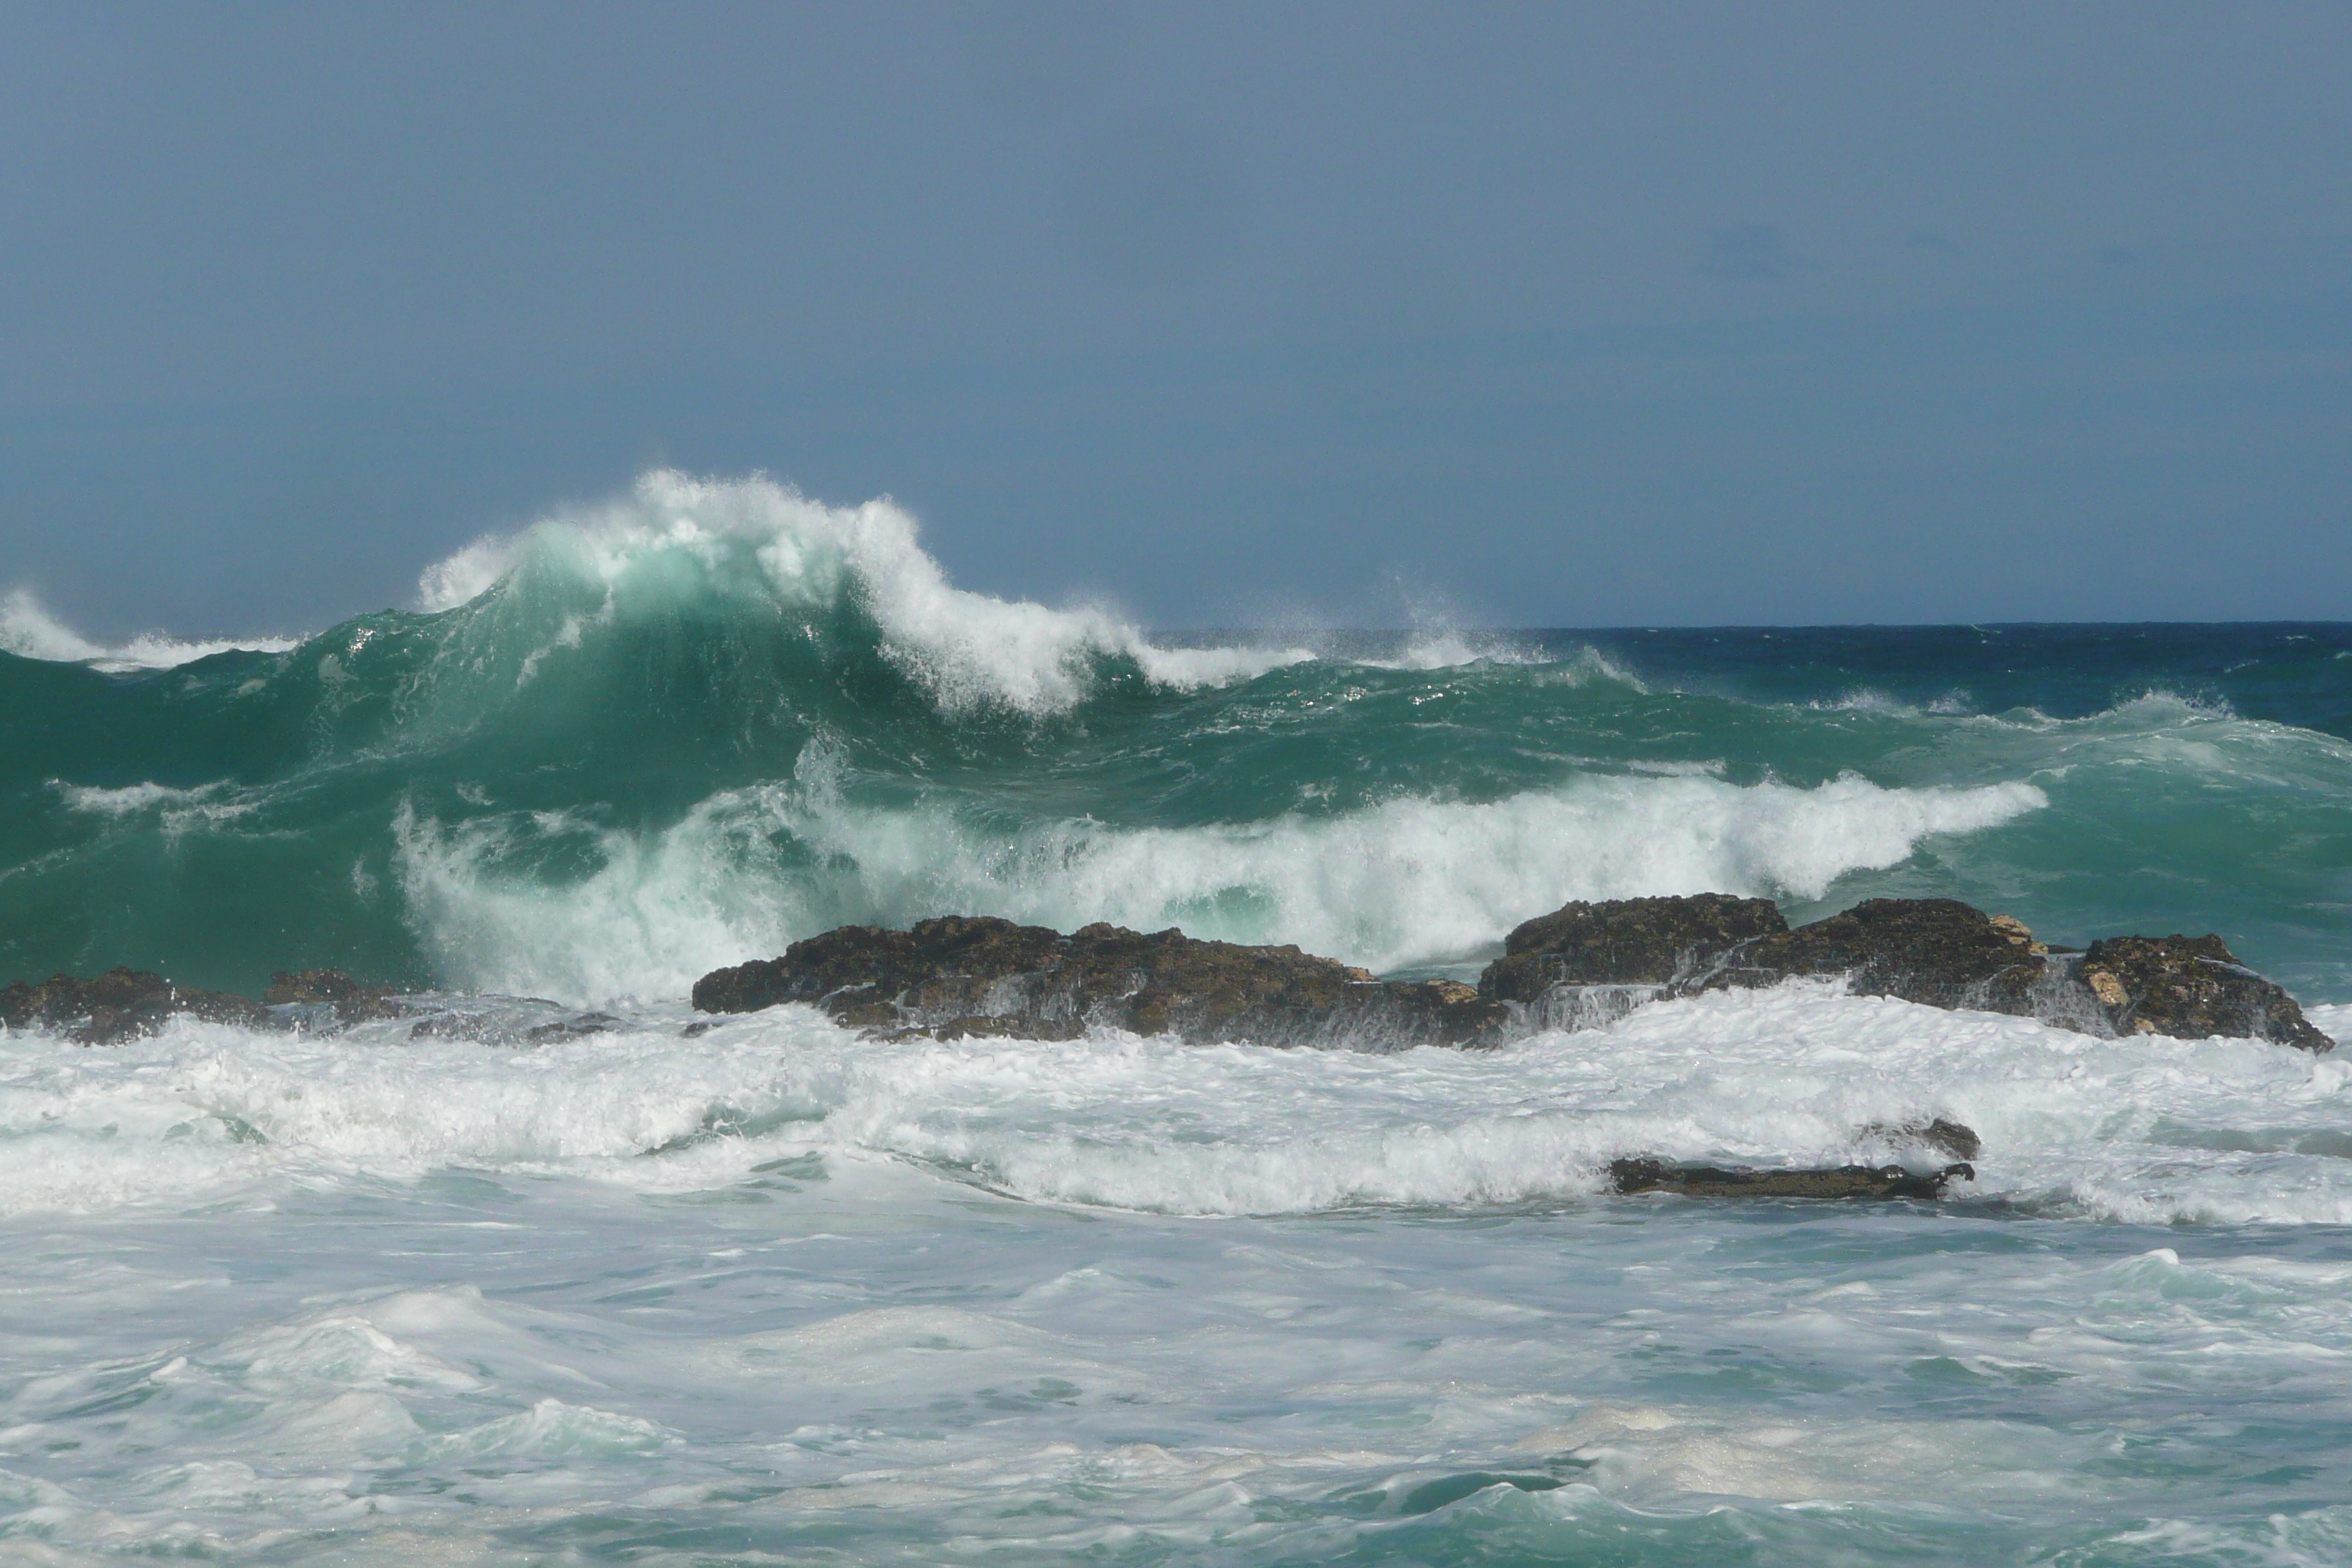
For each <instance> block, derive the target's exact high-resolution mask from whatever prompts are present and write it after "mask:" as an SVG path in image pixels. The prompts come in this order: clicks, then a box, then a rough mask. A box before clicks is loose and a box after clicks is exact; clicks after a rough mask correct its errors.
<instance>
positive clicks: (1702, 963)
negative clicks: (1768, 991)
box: [1478, 893, 1789, 1003]
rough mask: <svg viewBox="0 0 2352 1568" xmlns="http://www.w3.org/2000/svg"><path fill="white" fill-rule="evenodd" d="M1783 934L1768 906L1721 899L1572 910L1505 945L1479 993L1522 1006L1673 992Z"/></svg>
mask: <svg viewBox="0 0 2352 1568" xmlns="http://www.w3.org/2000/svg"><path fill="white" fill-rule="evenodd" d="M1788 929H1789V922H1788V921H1786V920H1784V919H1782V918H1781V915H1780V907H1779V906H1778V905H1776V904H1774V903H1773V902H1772V901H1771V900H1769V899H1739V898H1733V897H1732V896H1731V895H1729V894H1727V893H1699V894H1696V895H1695V896H1692V897H1689V898H1659V899H1611V900H1607V901H1605V902H1601V903H1571V904H1568V905H1564V906H1563V907H1561V908H1560V909H1558V910H1554V911H1553V912H1552V913H1550V914H1548V915H1543V916H1540V917H1539V918H1538V919H1535V920H1531V921H1528V922H1527V923H1526V924H1524V925H1522V926H1520V927H1518V928H1517V930H1515V931H1512V932H1511V934H1510V935H1509V936H1507V937H1506V938H1504V939H1503V956H1502V957H1500V958H1498V959H1496V961H1495V962H1494V963H1490V964H1488V965H1487V966H1486V973H1483V974H1481V975H1480V976H1479V977H1478V994H1480V995H1481V996H1484V997H1486V998H1488V999H1489V1000H1491V1001H1496V1002H1522V1003H1524V1002H1535V1001H1538V1000H1540V999H1541V998H1542V997H1543V995H1544V994H1545V993H1547V992H1549V990H1551V988H1552V987H1553V986H1555V985H1672V984H1675V983H1677V982H1681V981H1686V980H1688V979H1690V978H1691V977H1693V976H1694V975H1697V974H1701V973H1706V971H1707V970H1708V969H1709V968H1710V967H1711V966H1712V965H1713V964H1714V963H1716V961H1717V960H1718V959H1720V958H1721V957H1722V956H1723V955H1724V954H1725V953H1727V952H1730V951H1731V950H1732V949H1733V948H1735V947H1738V945H1739V944H1740V943H1742V942H1748V941H1749V940H1751V939H1753V938H1756V937H1760V936H1770V935H1776V934H1779V933H1780V932H1783V931H1787V930H1788Z"/></svg>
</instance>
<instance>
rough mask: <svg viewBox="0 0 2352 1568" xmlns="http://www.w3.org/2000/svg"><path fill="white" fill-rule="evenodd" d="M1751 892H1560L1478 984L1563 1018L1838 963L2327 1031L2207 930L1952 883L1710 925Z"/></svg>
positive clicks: (1821, 970) (1956, 997)
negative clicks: (1941, 893) (2043, 911)
mask: <svg viewBox="0 0 2352 1568" xmlns="http://www.w3.org/2000/svg"><path fill="white" fill-rule="evenodd" d="M1761 902H1762V900H1734V899H1728V898H1726V897H1725V896H1724V895H1721V894H1714V893H1708V894H1701V895H1698V896H1696V897H1693V898H1685V899H1628V900H1619V901H1617V902H1614V903H1605V904H1581V903H1577V904H1570V905H1568V906H1567V907H1566V908H1564V909H1562V910H1559V911H1558V912H1557V913H1556V914H1551V915H1547V916H1544V917H1543V918H1542V919H1540V920H1536V921H1528V923H1527V924H1525V925H1523V926H1520V927H1519V928H1518V929H1517V931H1513V932H1512V933H1511V936H1510V938H1509V939H1508V941H1507V943H1506V951H1505V953H1504V956H1503V957H1502V958H1499V959H1497V960H1496V962H1495V963H1492V964H1490V965H1488V966H1487V969H1486V973H1485V974H1484V975H1483V976H1481V977H1480V980H1479V991H1480V993H1481V994H1484V995H1487V996H1490V997H1494V998H1496V999H1497V1000H1503V1001H1507V1002H1510V1003H1513V1004H1515V1005H1517V1006H1518V1007H1519V1008H1520V1009H1521V1011H1520V1015H1519V1016H1520V1018H1521V1020H1522V1023H1523V1026H1526V1027H1529V1028H1538V1027H1561V1026H1570V1027H1574V1026H1583V1025H1589V1024H1601V1023H1606V1022H1608V1021H1609V1019H1610V1018H1611V1017H1612V1016H1619V1015H1622V1013H1623V1012H1627V1011H1630V1010H1631V1009H1632V1007H1633V1006H1635V1005H1640V1004H1641V1003H1643V1002H1645V1001H1649V1000H1652V999H1654V998H1657V997H1664V996H1679V995H1691V994H1696V993H1700V992H1706V991H1724V990H1735V989H1752V988H1759V987H1764V986H1770V985H1777V984H1780V983H1781V982H1782V981H1784V980H1790V979H1797V978H1801V977H1808V976H1810V977H1815V978H1842V979H1843V980H1844V981H1845V982H1846V984H1847V986H1848V988H1849V989H1850V990H1851V991H1853V993H1854V994H1857V995H1864V996H1894V997H1899V998H1901V999H1902V1000H1904V1001H1906V1002H1917V1003H1922V1004H1924V1005H1927V1006H1931V1007H1969V1008H1975V1009H1979V1010H1980V1011H1984V1012H1990V1013H2008V1014H2012V1015H2015V1016H2021V1017H2031V1018H2038V1019H2040V1020H2041V1021H2042V1022H2043V1023H2045V1024H2049V1025H2052V1026H2055V1027H2059V1028H2066V1029H2076V1030H2080V1031H2082V1032H2084V1033H2086V1034H2095V1035H2131V1034H2148V1035H2166V1036H2171V1037H2177V1038H2181V1039H2204V1038H2206V1037H2209V1036H2212V1035H2225V1036H2230V1037H2238V1038H2251V1039H2258V1040H2269V1041H2272V1042H2273V1043H2275V1044H2278V1045H2285V1046H2294V1047H2298V1048H2300V1049H2303V1050H2308V1051H2315V1052H2317V1051H2326V1050H2330V1049H2333V1048H2334V1047H2335V1041H2333V1040H2332V1039H2330V1038H2329V1037H2327V1036H2326V1035H2325V1034H2322V1033H2321V1032H2320V1031H2319V1030H2318V1029H2315V1028H2314V1027H2313V1026H2311V1024H2310V1023H2309V1022H2308V1021H2307V1020H2305V1017H2304V1016H2303V1009H2302V1008H2301V1007H2300V1006H2298V1005H2296V1003H2295V1000H2294V997H2292V996H2290V995H2288V994H2286V992H2285V991H2284V990H2283V989H2281V988H2280V987H2279V986H2278V985H2276V984H2273V983H2272V982H2271V981H2268V980H2265V979H2263V977H2262V976H2261V975H2259V974H2257V973H2254V972H2253V971H2252V970H2250V969H2247V968H2246V967H2245V966H2243V965H2242V964H2241V963H2238V962H2237V960H2236V958H2235V957H2234V956H2233V955H2232V954H2231V952H2230V950H2229V948H2228V946H2227V945H2226V944H2224V943H2223V942H2222V941H2221V938H2220V937H2218V936H2204V937H2185V936H2168V937H2142V936H2127V937H2109V938H2107V939H2105V941H2102V942H2094V943H2093V944H2092V945H2091V946H2090V947H2089V948H2088V949H2087V950H2084V952H2080V953H2075V952H2070V951H2067V950H2063V949H2060V950H2053V948H2052V947H2051V946H2050V945H2049V944H2047V943H2045V942H2037V941H2035V940H2034V938H2033V933H2032V931H2029V930H2028V929H2027V928H2026V926H2025V923H2024V922H2023V921H2020V920H2018V919H2017V918H2016V917H2014V916H2012V915H1988V914H1986V913H1985V912H1984V911H1983V910H1979V909H1976V908H1974V907H1973V906H1971V905H1969V904H1964V903H1962V902H1960V901H1959V900H1957V899H1869V900H1864V901H1863V902H1862V903H1859V904H1856V905H1855V906H1854V907H1853V908H1852V909H1850V910H1844V911H1843V912H1842V913H1839V914H1834V915H1831V916H1829V917H1827V918H1826V919H1823V920H1819V921H1813V922H1812V923H1811V924H1810V925H1802V926H1797V927H1794V928H1790V927H1788V926H1786V925H1785V924H1783V925H1781V926H1780V928H1779V929H1777V930H1773V929H1766V930H1762V931H1759V932H1758V933H1756V934H1753V935H1750V936H1747V937H1744V938H1738V939H1737V940H1732V941H1723V940H1721V938H1723V937H1727V936H1729V935H1731V933H1732V932H1734V931H1737V930H1738V929H1739V926H1740V925H1741V924H1742V923H1744V922H1748V923H1756V924H1769V922H1767V921H1764V919H1763V918H1762V917H1761V916H1760V915H1759V913H1757V912H1755V911H1754V910H1753V909H1752V908H1751V906H1754V905H1757V904H1759V903H1761ZM1763 907H1764V908H1765V909H1768V910H1769V909H1771V906H1770V905H1769V904H1765V905H1764V906H1763ZM1771 918H1772V919H1773V920H1775V921H1777V919H1778V911H1777V910H1774V911H1773V914H1772V917H1771ZM1669 952H1671V953H1672V954H1673V955H1674V956H1673V957H1672V958H1671V959H1670V960H1669V959H1668V958H1667V957H1666V956H1665V955H1666V954H1667V953H1669ZM1553 976H1556V978H1548V977H1553ZM1633 982H1648V983H1649V984H1648V988H1647V989H1644V988H1643V986H1642V985H1639V984H1631V983H1633Z"/></svg>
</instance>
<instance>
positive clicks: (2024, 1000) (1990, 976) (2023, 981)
mask: <svg viewBox="0 0 2352 1568" xmlns="http://www.w3.org/2000/svg"><path fill="white" fill-rule="evenodd" d="M1800 975H1843V976H1844V977H1845V980H1846V983H1847V984H1848V986H1849V988H1850V989H1851V990H1852V991H1853V993H1854V994H1857V995H1863V996H1896V997H1900V998H1902V999H1903V1000H1904V1001H1906V1002H1920V1003H1925V1004H1926V1005H1928V1006H1931V1007H1976V1008H1981V1009H1983V1010H1985V1011H1987V1012H1992V1013H2021V1014H2032V1013H2034V1012H2035V1011H2036V1010H2037V1008H2038V1007H2039V1006H2040V1005H2042V1002H2043V1000H2044V999H2043V998H2042V995H2041V994H2039V992H2038V991H2037V987H2042V988H2046V987H2047V984H2049V983H2051V982H2053V981H2054V980H2055V979H2056V978H2058V976H2057V975H2056V974H2055V973H2054V972H2053V967H2052V964H2051V961H2050V959H2049V958H2048V957H2047V956H2046V955H2045V954H2043V953H2037V952H2034V951H2033V942H2032V933H2031V932H2029V931H2026V929H2025V927H2024V925H2023V924H2022V923H2021V922H2020V921H2015V920H2013V919H2010V918H2008V917H2005V916H2004V917H1999V918H1996V917H1994V916H1991V915H1988V914H1986V913H1985V912H1984V911H1983V910H1979V909H1975V908H1972V907H1971V906H1969V905H1968V904H1964V903H1961V902H1960V901H1959V900H1958V899H1866V900H1864V901H1862V902H1861V903H1859V904H1856V905H1855V906H1854V907H1853V908H1852V909H1850V910H1845V911H1844V912H1843V913H1842V914H1834V915H1831V916H1830V917H1829V918H1828V919H1826V920H1819V921H1814V922H1813V923H1812V924H1811V925H1804V926H1799V927H1797V928H1796V929H1794V930H1793V931H1782V932H1779V933H1776V934H1774V935H1770V936H1765V937H1759V938H1758V939H1756V940H1755V941H1753V942H1744V943H1742V944H1741V945H1740V946H1739V947H1738V948H1737V949H1736V950H1734V951H1733V952H1730V953H1729V954H1727V956H1726V958H1725V959H1724V961H1723V962H1722V963H1720V964H1719V965H1718V966H1717V968H1716V969H1715V970H1714V971H1713V972H1712V973H1708V974H1706V975H1704V976H1702V977H1700V978H1699V979H1698V980H1697V981H1696V983H1695V984H1693V985H1691V986H1690V987H1689V988H1690V989H1693V990H1699V991H1720V990H1726V989H1729V988H1733V987H1754V986H1764V985H1777V984H1780V982H1781V981H1783V980H1788V979H1791V978H1794V977H1796V976H1800Z"/></svg>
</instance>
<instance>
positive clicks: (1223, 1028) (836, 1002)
mask: <svg viewBox="0 0 2352 1568" xmlns="http://www.w3.org/2000/svg"><path fill="white" fill-rule="evenodd" d="M779 1002H808V1003H814V1004H815V1005H819V1006H821V1007H823V1008H824V1011H825V1012H827V1013H828V1014H830V1015H832V1016H833V1017H834V1018H835V1020H836V1021H838V1022H840V1023H843V1024H845V1025H850V1026H864V1027H867V1028H872V1029H875V1030H877V1031H878V1032H882V1033H885V1034H890V1035H899V1034H905V1033H908V1032H918V1033H922V1034H927V1035H932V1036H934V1037H936V1036H937V1035H939V1034H940V1033H941V1032H942V1031H946V1032H950V1033H953V1034H959V1035H971V1034H982V1033H985V1034H999V1033H1002V1034H1015V1035H1019V1036H1022V1037H1027V1038H1070V1037H1075V1036H1076V1035H1078V1034H1080V1033H1083V1032H1084V1031H1085V1030H1086V1029H1087V1028H1089V1027H1097V1026H1108V1027H1115V1028H1121V1029H1128V1030H1131V1031H1133V1032H1135V1033H1137V1034H1140V1035H1161V1034H1167V1035H1174V1036H1176V1037H1179V1038H1181V1039H1184V1040H1189V1041H1193V1042H1196V1043H1205V1042H1210V1041H1223V1040H1249V1041H1253V1042H1255V1043H1256V1044H1259V1045H1269V1046H1352V1047H1359V1048H1379V1049H1402V1048H1404V1047H1411V1046H1419V1045H1475V1044H1485V1043H1488V1042H1490V1041H1492V1040H1493V1039H1494V1038H1495V1037H1496V1036H1497V1034H1498V1032H1499V1031H1500V1030H1501V1029H1502V1028H1503V1026H1505V1024H1506V1023H1507V1020H1508V1017H1509V1010H1508V1009H1507V1008H1506V1007H1505V1006H1503V1005H1501V1004H1500V1003H1497V1002H1494V1001H1490V1000H1487V999H1485V998H1482V997H1481V996H1480V995H1479V994H1478V993H1477V992H1476V991H1475V990H1474V989H1473V988H1472V987H1470V986H1467V985H1463V984H1456V983H1454V982H1452V981H1444V980H1424V981H1417V982H1411V983H1398V982H1382V981H1380V980H1376V979H1374V978H1373V977H1372V976H1371V975H1370V973H1366V972H1365V971H1363V970H1361V969H1358V968H1355V967H1354V966H1352V965H1349V964H1345V963H1339V962H1337V961H1336V960H1333V959H1328V958H1318V957H1315V956H1313V955H1311V954H1308V953H1303V952H1299V951H1298V949H1297V948H1296V947H1289V946H1284V947H1242V946H1238V945H1236V944H1234V943H1232V942H1202V941H1199V940H1197V939H1195V938H1192V937H1188V936H1186V935H1185V934H1184V933H1183V932H1181V931H1177V930H1175V929H1173V928H1172V927H1171V929H1169V930H1167V931H1155V932H1152V933H1150V934H1149V935H1146V934H1143V933H1140V932H1137V931H1129V930H1126V929H1125V928H1124V927H1120V926H1114V925H1107V924H1099V923H1098V924H1095V925H1090V926H1087V927H1085V928H1084V929H1082V930H1080V931H1075V932H1073V933H1072V934H1070V935H1068V936H1064V935H1063V934H1062V933H1060V932H1059V931H1049V930H1047V929H1045V928H1044V927H1042V926H1023V925H1015V924H1013V922H1012V921H1004V920H996V919H992V918H988V917H984V916H983V917H968V916H949V917H946V918H943V919H939V920H929V921H919V922H918V923H917V924H916V925H915V927H914V928H913V929H912V930H911V931H887V930H883V929H880V928H877V927H874V926H844V927H841V928H840V929H838V930H836V931H827V932H825V933H824V935H822V936H814V937H810V938H808V939H807V940H806V941H803V942H794V943H793V945H792V946H791V947H790V948H789V949H787V950H786V951H785V952H784V954H783V956H782V957H781V958H773V959H763V960H755V961H753V962H752V963H743V964H738V965H736V966H734V967H733V968H730V969H720V970H715V971H713V972H712V973H709V974H706V975H704V976H703V977H702V978H701V979H700V980H699V981H698V982H696V983H695V987H694V1005H695V1006H697V1007H698V1008H700V1009H701V1010H702V1011H704V1012H706V1013H743V1012H750V1011H752V1010H753V1009H755V1008H760V1007H767V1006H772V1005H775V1004H777V1003H779Z"/></svg>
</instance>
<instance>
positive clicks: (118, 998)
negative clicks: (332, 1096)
mask: <svg viewBox="0 0 2352 1568" xmlns="http://www.w3.org/2000/svg"><path fill="white" fill-rule="evenodd" d="M392 995H393V993H392V992H390V991H389V990H387V989H385V988H384V987H383V986H380V985H363V984H360V982H358V981H356V980H353V979H352V977H351V976H350V975H348V974H345V973H343V972H342V971H341V970H340V969H306V970H304V971H303V972H302V973H299V974H278V975H276V976H273V977H272V979H271V981H270V984H269V990H268V993H267V994H266V995H265V996H264V998H263V1000H261V1001H259V1002H256V1001H254V1000H253V999H252V998H251V997H249V996H240V995H238V994H236V993H235V992H233V991H203V990H199V989H197V988H196V987H195V986H193V985H175V984H173V983H172V982H171V981H169V980H166V979H164V978H163V976H162V975H160V974H154V973H149V972H148V971H146V970H143V969H128V968H123V969H110V970H109V971H107V972H106V973H104V974H100V975H97V976H95V977H93V978H91V979H88V980H84V979H81V978H79V977H78V976H76V975H71V974H56V975H51V976H50V977H49V978H48V979H47V980H45V981H43V982H41V983H40V984H37V985H36V984H28V983H27V982H25V981H21V980H20V981H18V982H16V984H13V985H10V986H7V987H5V988H4V989H0V1024H5V1025H7V1026H8V1027H10V1028H12V1029H26V1028H50V1029H57V1030H59V1031H61V1032H63V1034H64V1035H65V1037H66V1038H68V1039H69V1040H75V1041H78V1042H79V1043H80V1044H82V1045H85V1046H114V1045H120V1044H121V1043H122V1042H123V1041H125V1040H131V1039H137V1038H139V1037H141V1036H143V1035H152V1034H153V1033H154V1032H155V1031H156V1030H158V1029H160V1028H162V1027H163V1022H164V1020H165V1019H167V1018H172V1017H175V1016H183V1015H184V1016H188V1017H192V1018H201V1019H203V1020H204V1021H205V1022H206V1023H211V1024H236V1025H239V1026H243V1027H245V1028H248V1029H296V1028H299V1029H307V1030H310V1031H311V1032H313V1033H318V1032H331V1031H333V1030H335V1029H341V1028H346V1027H349V1026H351V1025H352V1024H356V1023H359V1022H362V1020H364V1019H368V1018H382V1017H389V1016H394V1015H395V1014H396V1013H397V1012H398V1011H399V1009H398V1008H397V1007H396V1006H394V1005H393V1003H392V1000H391V998H392Z"/></svg>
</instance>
